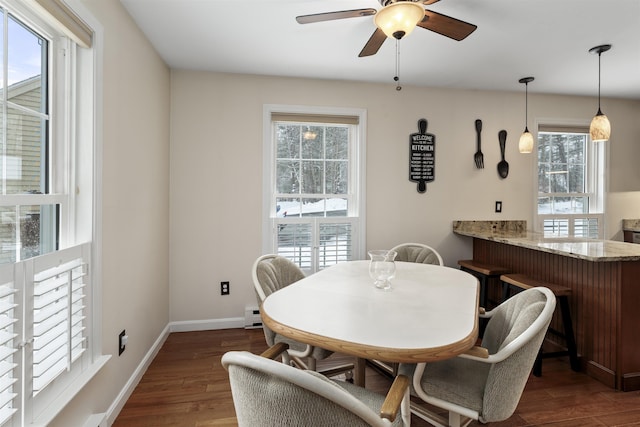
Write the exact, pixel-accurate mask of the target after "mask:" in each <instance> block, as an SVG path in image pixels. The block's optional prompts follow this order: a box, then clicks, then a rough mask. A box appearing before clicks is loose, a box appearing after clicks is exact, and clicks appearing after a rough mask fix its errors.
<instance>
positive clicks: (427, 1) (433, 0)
mask: <svg viewBox="0 0 640 427" xmlns="http://www.w3.org/2000/svg"><path fill="white" fill-rule="evenodd" d="M439 1H440V0H423V1H422V4H424V5H425V6H428V5H430V4H434V3H438V2H439Z"/></svg>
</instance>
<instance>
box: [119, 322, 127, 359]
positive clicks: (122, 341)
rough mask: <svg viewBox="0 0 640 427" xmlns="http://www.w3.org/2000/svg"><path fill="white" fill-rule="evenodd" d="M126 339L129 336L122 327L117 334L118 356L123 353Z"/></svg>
mask: <svg viewBox="0 0 640 427" xmlns="http://www.w3.org/2000/svg"><path fill="white" fill-rule="evenodd" d="M128 339H129V337H128V336H127V333H126V332H125V330H124V329H123V330H122V332H120V335H118V356H120V355H121V354H122V353H124V349H125V347H126V346H127V341H128Z"/></svg>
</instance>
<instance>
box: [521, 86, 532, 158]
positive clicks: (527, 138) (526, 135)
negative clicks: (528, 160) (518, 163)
mask: <svg viewBox="0 0 640 427" xmlns="http://www.w3.org/2000/svg"><path fill="white" fill-rule="evenodd" d="M533 80H534V78H533V77H523V78H521V79H520V80H518V82H519V83H524V85H525V86H524V88H525V98H524V132H522V135H520V141H519V142H518V149H519V150H520V152H521V153H530V152H532V151H533V135H531V132H529V127H528V126H527V120H528V115H529V83H531V82H532V81H533Z"/></svg>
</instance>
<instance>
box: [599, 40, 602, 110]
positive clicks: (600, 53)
mask: <svg viewBox="0 0 640 427" xmlns="http://www.w3.org/2000/svg"><path fill="white" fill-rule="evenodd" d="M601 56H602V52H598V114H602V112H601V110H600V57H601Z"/></svg>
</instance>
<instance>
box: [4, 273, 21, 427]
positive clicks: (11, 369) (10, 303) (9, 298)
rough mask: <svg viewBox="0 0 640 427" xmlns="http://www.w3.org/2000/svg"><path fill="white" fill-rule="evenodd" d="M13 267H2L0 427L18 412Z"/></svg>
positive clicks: (16, 327)
mask: <svg viewBox="0 0 640 427" xmlns="http://www.w3.org/2000/svg"><path fill="white" fill-rule="evenodd" d="M16 292H17V291H16V289H15V286H14V281H13V266H12V265H3V266H1V267H0V425H5V424H4V423H5V422H7V421H8V420H10V419H11V417H12V416H13V414H14V413H15V412H16V411H17V410H18V408H17V403H16V402H15V401H14V400H15V397H16V396H17V390H16V388H17V385H16V383H17V381H18V375H17V372H16V366H17V365H18V364H17V360H16V358H17V351H18V348H17V342H16V341H17V340H16V338H17V336H18V327H19V325H17V323H18V319H17V317H18V316H17V314H16V310H17V305H18V304H17V303H16Z"/></svg>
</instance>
